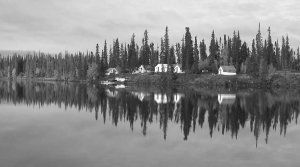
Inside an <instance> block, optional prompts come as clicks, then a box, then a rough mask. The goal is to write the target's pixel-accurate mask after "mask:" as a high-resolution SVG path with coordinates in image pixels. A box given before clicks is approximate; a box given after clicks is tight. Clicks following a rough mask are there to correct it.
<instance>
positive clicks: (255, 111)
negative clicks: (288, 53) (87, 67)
mask: <svg viewBox="0 0 300 167" xmlns="http://www.w3.org/2000/svg"><path fill="white" fill-rule="evenodd" d="M299 111H300V93H299V91H287V90H277V91H262V90H252V89H248V90H245V89H244V90H229V89H227V90H222V89H220V90H219V89H214V90H209V89H203V88H201V89H200V88H197V87H189V88H186V87H173V88H169V89H168V88H165V87H154V86H153V87H141V86H127V87H125V86H123V85H121V86H120V85H119V86H113V85H111V86H102V85H91V84H83V83H81V84H79V83H64V82H57V83H56V82H24V81H19V82H15V81H0V150H1V151H0V162H1V166H4V167H19V166H21V167H40V166H43V167H48V166H49V167H83V166H86V167H99V166H101V167H106V166H128V167H135V166H136V167H140V166H152V167H153V166H163V167H165V166H170V167H177V166H178V167H182V166H233V167H237V166H243V167H248V166H249V167H250V166H251V167H252V166H272V167H273V166H300V159H299V157H300V152H299V149H300V126H299V125H297V120H298V116H299Z"/></svg>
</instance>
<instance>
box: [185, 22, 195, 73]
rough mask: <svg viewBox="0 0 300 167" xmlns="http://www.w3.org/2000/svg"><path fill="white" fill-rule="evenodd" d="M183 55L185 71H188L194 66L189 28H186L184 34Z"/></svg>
mask: <svg viewBox="0 0 300 167" xmlns="http://www.w3.org/2000/svg"><path fill="white" fill-rule="evenodd" d="M185 54H186V70H187V71H190V70H191V68H192V65H193V64H194V57H193V41H192V36H191V33H190V28H189V27H186V32H185Z"/></svg>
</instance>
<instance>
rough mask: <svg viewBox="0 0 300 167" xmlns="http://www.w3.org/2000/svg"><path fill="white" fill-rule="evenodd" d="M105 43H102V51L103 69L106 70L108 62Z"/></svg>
mask: <svg viewBox="0 0 300 167" xmlns="http://www.w3.org/2000/svg"><path fill="white" fill-rule="evenodd" d="M107 57H108V55H107V43H106V40H105V41H104V49H103V60H102V61H103V69H104V70H106V69H107V68H108V61H107Z"/></svg>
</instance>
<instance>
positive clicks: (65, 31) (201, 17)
mask: <svg viewBox="0 0 300 167" xmlns="http://www.w3.org/2000/svg"><path fill="white" fill-rule="evenodd" d="M259 22H260V23H261V31H262V35H263V37H264V38H266V37H267V28H268V26H270V27H271V35H272V39H273V42H274V40H277V39H278V40H279V41H280V45H281V39H282V36H286V35H287V34H288V35H289V39H290V44H291V47H293V48H295V49H296V47H298V46H300V1H299V0H288V1H287V0H286V1H284V0H249V1H248V0H214V1H213V0H84V1H83V0H0V23H1V24H0V50H41V51H44V52H50V53H58V52H64V51H65V50H68V51H69V52H75V51H86V50H89V51H95V46H96V43H99V46H100V48H102V47H103V43H104V40H105V39H106V40H107V42H108V44H112V42H113V39H116V38H119V41H120V42H121V43H125V42H127V43H129V42H130V38H131V36H132V34H133V33H134V34H135V35H136V42H137V43H138V44H141V41H142V38H143V33H144V31H145V30H146V29H147V30H148V32H149V40H150V42H151V41H152V42H154V43H155V44H158V45H159V44H160V38H161V37H163V35H164V33H165V32H164V31H165V27H166V26H168V27H169V37H170V43H171V44H175V43H176V42H181V38H182V36H183V35H184V33H185V27H190V32H191V34H192V36H193V37H194V36H197V37H198V40H200V39H205V41H206V44H207V46H208V45H209V40H210V37H211V33H212V30H215V34H216V37H218V38H219V37H223V36H224V34H227V35H230V36H232V34H233V31H234V30H239V31H240V35H241V38H242V40H244V41H246V42H247V43H248V44H249V45H251V41H252V39H253V38H255V35H256V33H257V30H258V23H259Z"/></svg>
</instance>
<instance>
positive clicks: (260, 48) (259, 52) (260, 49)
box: [256, 23, 263, 69]
mask: <svg viewBox="0 0 300 167" xmlns="http://www.w3.org/2000/svg"><path fill="white" fill-rule="evenodd" d="M256 52H257V59H256V60H257V62H258V64H260V62H261V61H260V59H261V58H262V55H263V41H262V36H261V32H260V23H259V25H258V32H257V34H256ZM259 67H260V66H258V69H259Z"/></svg>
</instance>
